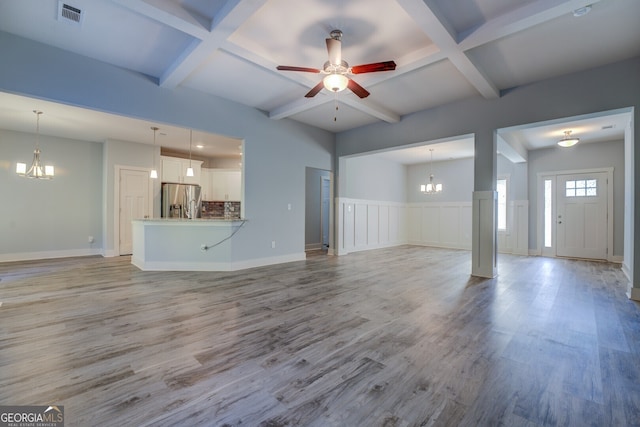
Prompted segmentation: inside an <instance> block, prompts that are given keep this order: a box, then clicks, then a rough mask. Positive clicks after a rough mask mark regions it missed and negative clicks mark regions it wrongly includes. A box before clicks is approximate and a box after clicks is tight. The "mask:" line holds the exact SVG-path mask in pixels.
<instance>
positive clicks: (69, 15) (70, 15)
mask: <svg viewBox="0 0 640 427" xmlns="http://www.w3.org/2000/svg"><path fill="white" fill-rule="evenodd" d="M83 16H84V15H83V14H82V10H80V9H78V8H77V7H73V6H71V5H69V4H66V3H65V2H63V1H59V2H58V21H64V22H68V23H70V24H75V25H80V24H81V23H82V18H83Z"/></svg>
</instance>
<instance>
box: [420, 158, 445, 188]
mask: <svg viewBox="0 0 640 427" xmlns="http://www.w3.org/2000/svg"><path fill="white" fill-rule="evenodd" d="M429 151H430V152H431V163H430V169H431V172H430V174H429V183H428V184H426V185H425V184H422V185H420V191H422V192H423V193H425V194H436V193H440V192H442V184H435V183H434V182H433V148H430V149H429Z"/></svg>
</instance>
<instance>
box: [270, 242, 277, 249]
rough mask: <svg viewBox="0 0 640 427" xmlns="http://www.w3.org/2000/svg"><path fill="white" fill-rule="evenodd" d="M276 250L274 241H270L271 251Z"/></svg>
mask: <svg viewBox="0 0 640 427" xmlns="http://www.w3.org/2000/svg"><path fill="white" fill-rule="evenodd" d="M275 248H276V241H275V240H272V241H271V249H275Z"/></svg>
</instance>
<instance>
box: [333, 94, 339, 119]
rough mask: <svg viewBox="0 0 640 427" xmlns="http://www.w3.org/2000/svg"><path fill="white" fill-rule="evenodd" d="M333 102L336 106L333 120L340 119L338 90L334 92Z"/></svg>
mask: <svg viewBox="0 0 640 427" xmlns="http://www.w3.org/2000/svg"><path fill="white" fill-rule="evenodd" d="M333 104H334V105H335V106H336V112H335V113H334V115H333V121H334V122H337V121H338V95H337V94H336V92H334V93H333Z"/></svg>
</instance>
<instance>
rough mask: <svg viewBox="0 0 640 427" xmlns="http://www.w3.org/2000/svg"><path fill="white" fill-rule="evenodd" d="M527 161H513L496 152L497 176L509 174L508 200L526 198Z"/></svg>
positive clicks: (527, 193)
mask: <svg viewBox="0 0 640 427" xmlns="http://www.w3.org/2000/svg"><path fill="white" fill-rule="evenodd" d="M527 169H528V164H527V163H513V162H511V161H510V160H509V159H507V158H506V157H504V156H503V155H501V154H498V176H504V175H508V176H509V188H507V192H508V193H509V195H508V197H509V200H528V199H529V183H528V178H529V177H528V174H527Z"/></svg>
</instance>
